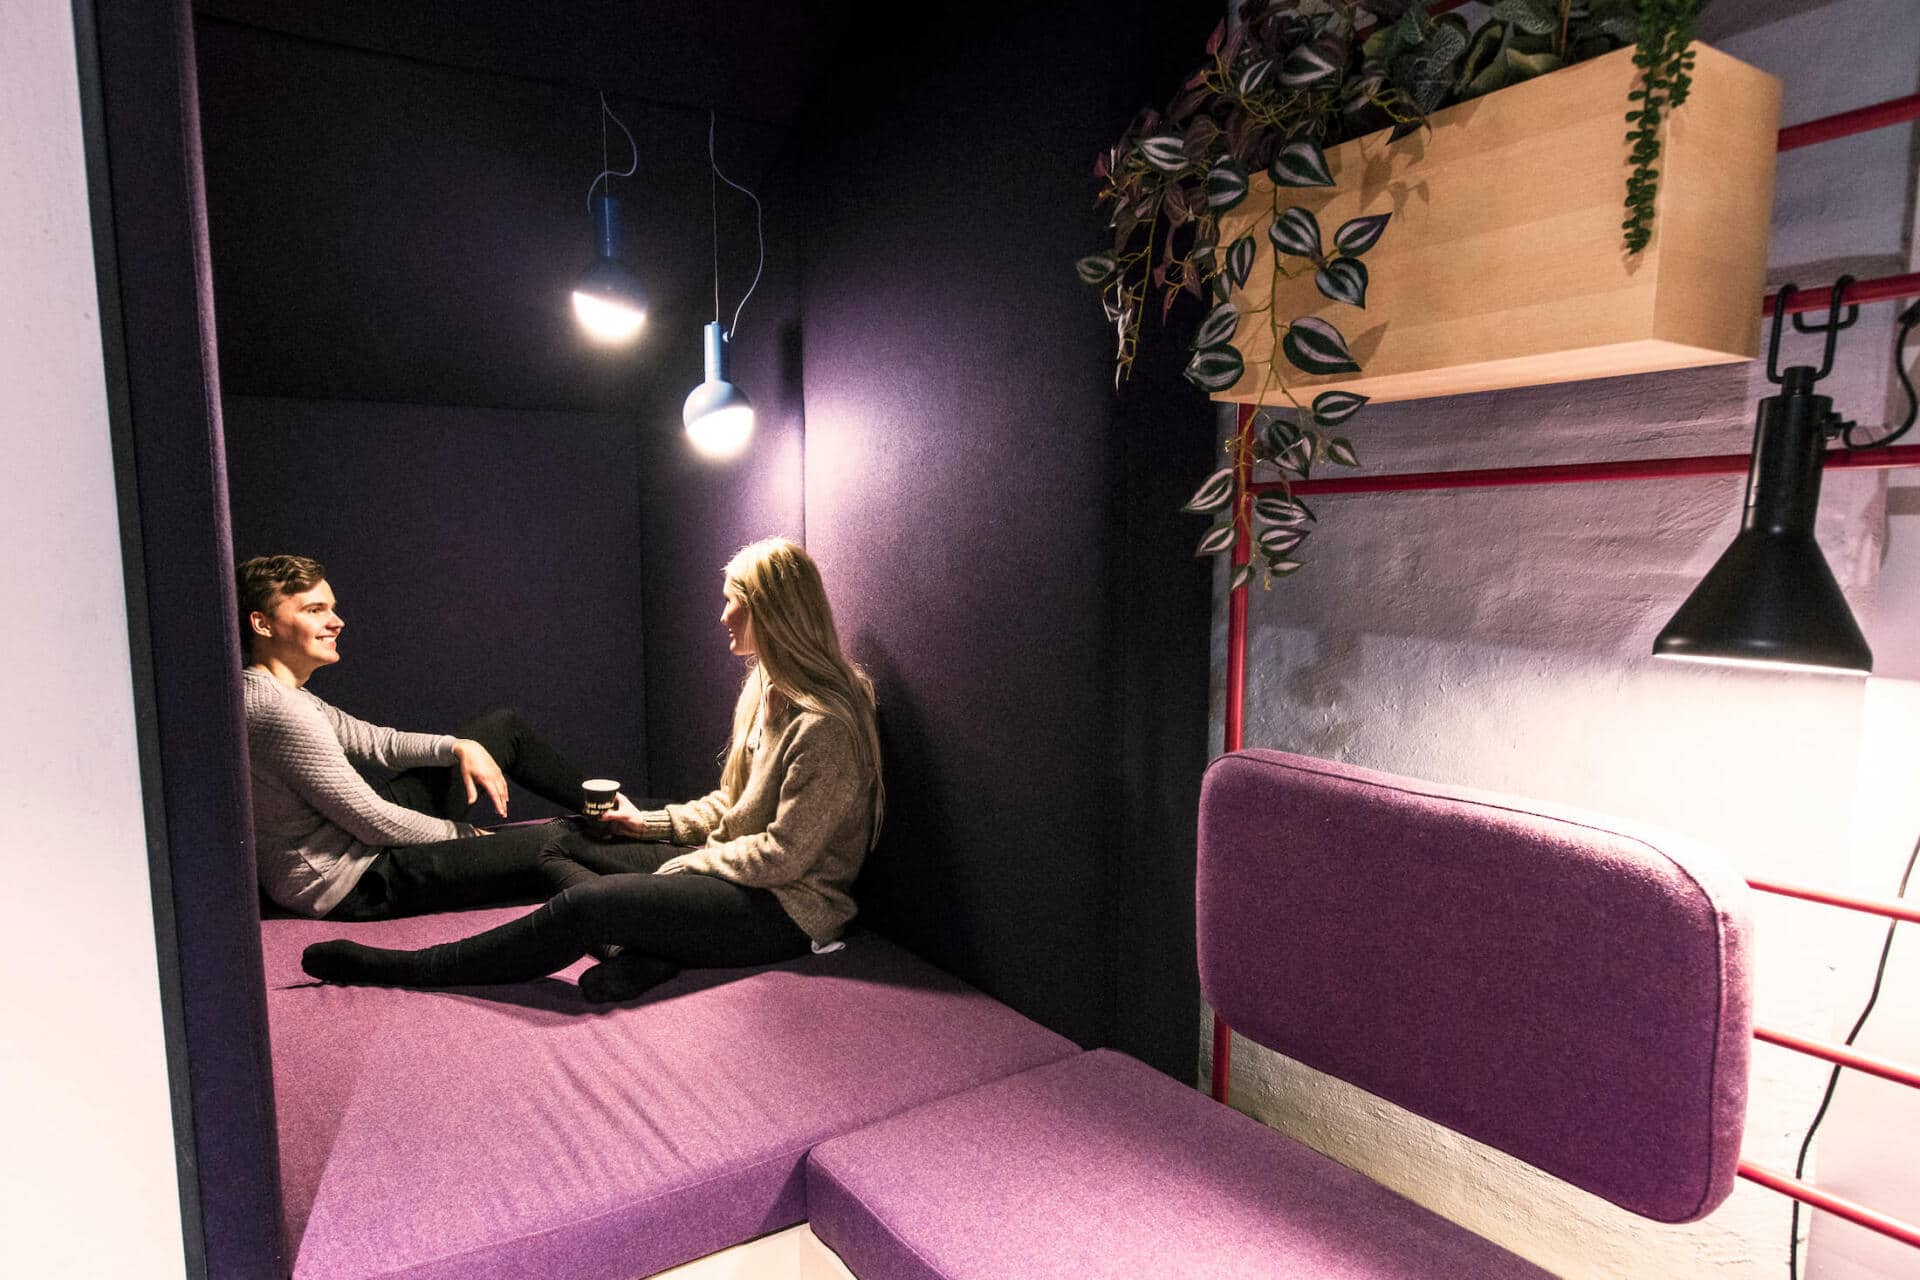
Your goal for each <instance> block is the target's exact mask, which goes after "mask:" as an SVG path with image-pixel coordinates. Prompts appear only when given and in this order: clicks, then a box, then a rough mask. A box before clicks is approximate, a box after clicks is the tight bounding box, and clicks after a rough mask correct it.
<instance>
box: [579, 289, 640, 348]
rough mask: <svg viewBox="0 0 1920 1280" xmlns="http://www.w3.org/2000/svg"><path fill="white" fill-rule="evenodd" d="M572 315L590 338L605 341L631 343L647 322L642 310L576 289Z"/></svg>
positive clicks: (609, 342)
mask: <svg viewBox="0 0 1920 1280" xmlns="http://www.w3.org/2000/svg"><path fill="white" fill-rule="evenodd" d="M573 314H574V316H575V317H576V318H577V319H578V320H579V321H580V327H581V328H582V329H584V330H585V331H586V334H587V336H588V337H589V338H592V339H593V340H594V341H595V342H604V343H608V344H612V343H617V342H631V341H632V340H633V336H634V335H635V334H637V333H639V332H640V330H641V329H643V328H644V327H646V323H647V313H646V312H645V311H641V310H638V309H636V308H634V307H631V306H628V305H627V304H626V303H624V302H616V301H613V300H611V299H608V298H596V297H594V296H593V295H592V294H590V293H583V292H581V291H580V290H578V289H575V290H574V291H573Z"/></svg>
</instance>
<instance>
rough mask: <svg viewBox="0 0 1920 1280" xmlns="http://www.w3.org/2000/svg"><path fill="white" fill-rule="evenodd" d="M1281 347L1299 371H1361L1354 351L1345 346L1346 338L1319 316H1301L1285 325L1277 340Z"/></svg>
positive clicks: (1320, 372) (1321, 372) (1318, 372)
mask: <svg viewBox="0 0 1920 1280" xmlns="http://www.w3.org/2000/svg"><path fill="white" fill-rule="evenodd" d="M1280 349H1281V350H1282V351H1284V352H1285V353H1286V357H1287V359H1288V360H1290V361H1292V362H1293V367H1294V368H1296V369H1298V370H1300V372H1302V373H1315V374H1324V373H1358V372H1360V366H1359V365H1358V364H1356V363H1355V362H1354V359H1353V353H1352V352H1351V351H1348V350H1347V340H1346V339H1345V338H1343V337H1341V336H1340V331H1339V330H1338V329H1336V328H1334V327H1333V326H1332V325H1330V324H1328V323H1327V322H1326V321H1325V320H1322V319H1320V318H1319V317H1318V316H1302V317H1301V318H1300V319H1298V320H1295V321H1294V322H1293V323H1292V324H1290V325H1288V326H1287V335H1286V337H1284V338H1282V339H1281V340H1280Z"/></svg>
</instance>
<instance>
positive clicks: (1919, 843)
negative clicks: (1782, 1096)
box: [1787, 305, 1920, 1280]
mask: <svg viewBox="0 0 1920 1280" xmlns="http://www.w3.org/2000/svg"><path fill="white" fill-rule="evenodd" d="M1914 311H1915V312H1916V313H1920V305H1916V306H1915V307H1914ZM1902 319H1903V320H1904V319H1905V317H1902ZM1907 327H1908V328H1909V329H1911V328H1912V327H1913V326H1912V325H1910V324H1909V325H1908V326H1907ZM1902 340H1903V341H1904V338H1903V339H1902ZM1908 394H1912V392H1911V384H1909V392H1908ZM1908 424H1909V425H1911V424H1912V418H1911V417H1909V418H1908ZM1905 429H1906V428H1905V427H1902V428H1901V430H1903V431H1904V430H1905ZM1916 861H1920V840H1915V841H1914V843H1913V852H1912V853H1909V854H1908V855H1907V869H1906V871H1904V872H1902V873H1901V876H1900V892H1899V893H1897V894H1895V895H1894V896H1895V897H1899V898H1904V897H1906V896H1907V883H1908V882H1909V881H1911V880H1912V879H1913V866H1914V863H1915V862H1916ZM1899 926H1900V922H1899V921H1898V920H1889V921H1887V940H1886V941H1885V942H1883V943H1881V944H1880V964H1879V967H1878V968H1876V969H1875V970H1874V971H1873V990H1872V992H1871V993H1869V994H1868V996H1867V1007H1866V1008H1864V1009H1862V1010H1861V1011H1860V1016H1859V1017H1858V1018H1857V1019H1855V1020H1854V1024H1853V1030H1851V1031H1849V1032H1847V1038H1846V1039H1845V1040H1844V1041H1842V1043H1843V1044H1848V1045H1851V1044H1852V1043H1853V1042H1854V1040H1855V1039H1856V1038H1857V1037H1858V1036H1859V1035H1860V1029H1861V1028H1862V1027H1864V1026H1866V1025H1867V1015H1868V1014H1870V1013H1872V1012H1873V1006H1874V1003H1875V1002H1876V1001H1878V1000H1879V999H1880V982H1881V980H1882V979H1883V978H1885V977H1886V976H1887V957H1888V956H1890V955H1892V954H1893V931H1894V930H1895V929H1897V928H1898V927H1899ZM1839 1083H1840V1068H1839V1067H1838V1066H1836V1067H1834V1069H1833V1070H1832V1071H1831V1072H1829V1073H1828V1075H1827V1092H1826V1095H1825V1096H1824V1097H1822V1098H1821V1099H1820V1109H1819V1110H1818V1111H1816V1112H1815V1113H1814V1116H1813V1123H1812V1124H1810V1125H1808V1126H1807V1136H1806V1137H1805V1139H1803V1140H1802V1141H1801V1143H1800V1158H1799V1159H1798V1160H1796V1161H1794V1162H1793V1176H1794V1177H1796V1178H1800V1177H1804V1176H1805V1174H1806V1172H1807V1153H1808V1152H1809V1151H1811V1150H1812V1149H1813V1135H1814V1134H1815V1133H1816V1132H1817V1131H1818V1130H1819V1128H1820V1122H1821V1121H1822V1120H1824V1119H1826V1118H1827V1107H1828V1106H1829V1105H1830V1104H1831V1103H1832V1102H1833V1091H1834V1088H1835V1086H1837V1085H1838V1084H1839ZM1787 1276H1788V1277H1789V1280H1800V1202H1799V1201H1798V1200H1795V1201H1794V1202H1793V1222H1792V1226H1791V1227H1790V1228H1789V1229H1788V1233H1787Z"/></svg>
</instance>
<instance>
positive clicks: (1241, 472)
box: [1213, 404, 1258, 1102]
mask: <svg viewBox="0 0 1920 1280" xmlns="http://www.w3.org/2000/svg"><path fill="white" fill-rule="evenodd" d="M1257 412H1258V410H1257V408H1256V407H1255V406H1254V405H1250V404H1243V405H1241V406H1240V408H1239V411H1238V412H1237V413H1236V414H1235V415H1234V432H1233V478H1234V488H1233V501H1234V520H1235V521H1236V523H1237V524H1238V525H1239V532H1237V533H1236V534H1234V538H1233V566H1234V568H1236V569H1237V568H1239V567H1240V566H1241V565H1244V564H1248V563H1250V562H1251V561H1252V559H1253V535H1252V530H1253V518H1252V513H1251V512H1250V511H1248V509H1247V507H1248V504H1249V503H1250V502H1252V497H1251V495H1250V491H1251V489H1252V488H1253V486H1252V484H1251V483H1250V482H1251V481H1252V479H1253V464H1252V462H1251V458H1252V453H1251V449H1252V444H1253V419H1254V415H1255V413H1257ZM1246 706H1247V588H1246V587H1244V586H1243V587H1241V588H1240V589H1239V590H1238V591H1229V592H1227V707H1226V717H1225V718H1226V732H1225V734H1224V735H1223V736H1224V738H1225V741H1224V742H1223V743H1222V745H1223V746H1224V747H1225V748H1226V749H1227V750H1228V751H1238V750H1239V749H1240V747H1241V745H1242V742H1243V741H1244V738H1245V734H1246ZM1232 1072H1233V1028H1231V1027H1229V1026H1228V1025H1227V1020H1226V1019H1225V1018H1222V1017H1221V1016H1220V1015H1219V1014H1217V1013H1216V1014H1214V1015H1213V1098H1214V1101H1216V1102H1225V1101H1227V1098H1228V1095H1229V1094H1230V1093H1231V1092H1232V1086H1231V1084H1230V1083H1229V1081H1230V1078H1231V1075H1232Z"/></svg>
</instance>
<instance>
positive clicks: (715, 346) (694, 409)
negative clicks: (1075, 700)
mask: <svg viewBox="0 0 1920 1280" xmlns="http://www.w3.org/2000/svg"><path fill="white" fill-rule="evenodd" d="M717 119H718V117H717V113H713V112H709V113H708V116H707V165H708V167H709V169H710V170H711V171H712V178H711V183H710V185H711V187H712V212H713V320H712V322H711V323H710V324H708V325H707V326H706V329H705V334H704V337H705V356H706V364H705V367H706V379H705V381H703V382H701V384H700V385H699V386H697V387H695V388H694V389H693V390H692V391H691V392H689V393H688V394H687V402H686V404H685V405H684V406H683V407H682V409H681V411H680V417H681V420H682V421H683V422H685V423H686V427H687V438H688V439H689V440H691V441H692V442H693V447H694V448H695V449H697V450H699V451H700V452H701V453H703V454H705V455H706V456H707V457H710V458H716V459H718V458H731V457H734V456H736V455H737V454H739V452H740V451H741V450H742V449H745V448H746V447H747V441H748V440H750V439H751V438H752V437H753V402H752V401H750V400H748V399H747V393H746V392H744V391H742V390H741V389H740V388H739V387H737V386H735V385H734V383H733V381H732V378H731V366H732V360H731V354H732V344H733V335H734V334H735V333H736V332H737V331H738V330H739V327H740V312H741V311H742V310H743V309H745V307H746V305H747V299H748V298H751V297H752V296H753V291H754V289H756V288H757V287H759V284H760V273H761V271H762V270H764V269H765V267H766V264H767V238H766V230H765V227H764V225H763V223H762V219H761V208H760V197H759V196H756V195H754V194H753V192H751V191H748V190H747V189H746V188H745V187H743V186H741V185H740V184H739V183H737V182H735V181H734V180H733V179H732V178H729V177H727V175H726V174H724V173H721V172H720V161H719V159H718V158H717V157H716V156H715V154H714V129H715V126H716V121H717ZM722 182H724V183H726V184H727V185H728V186H730V187H732V188H733V189H734V190H735V191H738V192H740V193H741V194H743V195H745V196H746V197H747V199H749V200H751V201H753V221H754V231H755V235H756V236H757V237H758V239H759V242H760V265H759V266H757V267H755V268H754V272H753V283H752V284H750V285H748V286H747V292H746V294H745V295H744V296H742V297H741V299H740V305H739V306H737V307H735V308H734V311H733V323H732V324H731V325H729V326H727V327H726V328H724V329H723V328H721V326H720V183H722Z"/></svg>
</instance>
